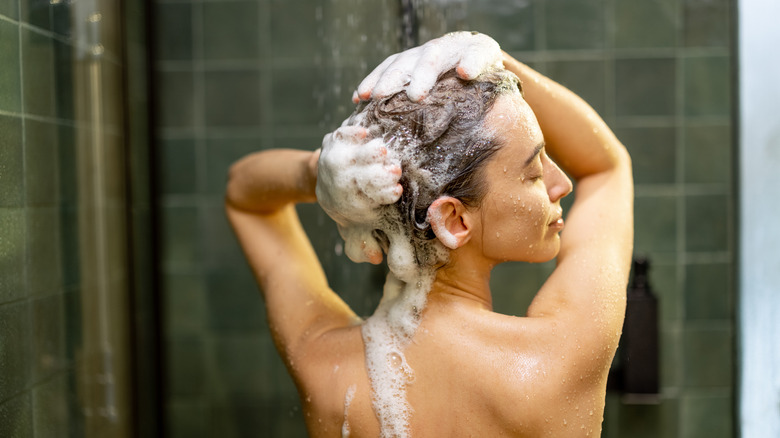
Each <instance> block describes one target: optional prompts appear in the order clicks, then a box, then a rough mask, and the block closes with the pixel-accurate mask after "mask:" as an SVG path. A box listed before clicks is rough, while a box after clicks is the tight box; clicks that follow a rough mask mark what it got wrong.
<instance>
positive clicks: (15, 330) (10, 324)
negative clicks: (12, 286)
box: [0, 301, 33, 427]
mask: <svg viewBox="0 0 780 438" xmlns="http://www.w3.org/2000/svg"><path fill="white" fill-rule="evenodd" d="M31 323H32V321H31V318H30V304H29V302H27V301H23V302H17V303H14V304H4V305H0V333H2V334H3V336H1V337H0V369H2V370H3V372H2V373H0V403H2V402H3V401H5V400H7V399H9V398H11V397H12V396H14V395H16V394H18V393H19V392H21V391H22V390H24V389H26V388H27V387H28V386H29V385H30V383H31V379H32V368H33V366H32V365H33V364H32V345H33V333H32V324H31ZM2 423H4V422H0V427H2Z"/></svg>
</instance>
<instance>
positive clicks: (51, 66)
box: [22, 1, 57, 117]
mask: <svg viewBox="0 0 780 438" xmlns="http://www.w3.org/2000/svg"><path fill="white" fill-rule="evenodd" d="M46 3H47V5H48V1H47V2H46ZM22 52H23V54H22V60H23V63H24V66H23V69H24V84H23V87H22V98H23V99H24V111H25V112H26V113H29V114H34V115H36V116H44V117H54V116H56V111H55V102H54V97H55V94H56V93H55V87H54V81H55V78H56V75H57V69H56V68H55V63H54V41H53V40H52V39H51V38H49V37H47V36H44V35H41V34H39V33H37V32H33V31H32V30H29V29H22Z"/></svg>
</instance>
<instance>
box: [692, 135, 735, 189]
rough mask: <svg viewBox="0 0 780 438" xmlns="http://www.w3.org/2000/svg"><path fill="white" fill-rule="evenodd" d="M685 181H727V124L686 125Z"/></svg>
mask: <svg viewBox="0 0 780 438" xmlns="http://www.w3.org/2000/svg"><path fill="white" fill-rule="evenodd" d="M683 132H684V137H685V182H687V183H698V184H731V180H732V172H733V170H732V169H733V163H732V159H731V157H732V152H733V151H732V148H733V146H732V137H731V128H730V126H728V125H725V126H724V125H713V126H686V127H685V129H684V131H683Z"/></svg>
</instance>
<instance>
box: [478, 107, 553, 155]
mask: <svg viewBox="0 0 780 438" xmlns="http://www.w3.org/2000/svg"><path fill="white" fill-rule="evenodd" d="M485 126H486V127H487V128H488V129H490V130H492V131H493V135H495V136H496V137H497V138H498V139H500V140H501V141H502V142H503V143H504V145H505V146H507V145H510V144H514V145H517V146H519V147H520V148H521V149H526V148H527V149H528V150H532V149H533V148H534V147H536V145H538V144H539V143H540V142H542V141H543V140H544V137H543V135H542V129H541V128H540V127H539V122H538V121H537V120H536V115H534V112H533V110H531V107H530V106H528V103H527V102H526V101H525V99H523V97H522V96H521V95H520V93H510V94H506V95H503V96H499V97H498V99H496V102H495V104H494V105H493V108H491V110H490V112H489V113H488V114H487V116H486V117H485Z"/></svg>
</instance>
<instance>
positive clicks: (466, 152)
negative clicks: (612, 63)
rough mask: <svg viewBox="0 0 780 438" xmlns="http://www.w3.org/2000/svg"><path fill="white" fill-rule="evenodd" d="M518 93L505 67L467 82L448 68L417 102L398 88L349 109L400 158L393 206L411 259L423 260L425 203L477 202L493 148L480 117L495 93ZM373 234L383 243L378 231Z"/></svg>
mask: <svg viewBox="0 0 780 438" xmlns="http://www.w3.org/2000/svg"><path fill="white" fill-rule="evenodd" d="M520 90H521V87H520V81H519V80H518V79H517V77H516V76H515V75H514V74H513V73H511V72H509V71H507V70H503V69H502V70H495V71H490V72H487V73H483V74H482V75H480V76H479V77H478V78H477V79H475V80H470V81H467V80H463V79H460V78H459V77H458V76H457V74H456V73H455V71H454V70H452V71H449V72H447V73H445V74H444V75H442V76H440V77H439V79H438V81H437V83H436V85H435V86H434V87H433V89H432V90H431V91H430V93H429V94H428V95H427V96H426V97H425V98H424V99H422V100H421V101H420V102H413V101H411V100H409V98H408V97H407V95H406V93H405V92H400V93H397V94H395V95H392V96H390V97H387V98H384V99H380V100H372V101H369V102H366V103H363V104H361V105H360V106H359V107H358V108H357V110H356V113H355V114H356V115H362V118H361V120H360V125H362V126H365V127H368V128H369V133H370V134H369V135H370V136H372V137H377V136H382V137H383V138H384V140H385V143H386V145H387V147H388V149H392V150H394V151H395V152H396V153H397V154H398V155H399V156H400V157H401V169H402V174H401V180H400V184H401V185H402V187H403V194H402V195H401V199H399V200H398V201H397V202H396V203H395V204H394V205H393V207H394V208H395V210H396V212H397V214H398V215H399V216H400V221H401V222H402V228H404V229H406V230H411V232H412V233H411V234H412V244H413V246H414V248H415V253H416V254H415V255H416V259H417V262H418V264H423V265H424V264H426V263H424V259H430V254H429V253H430V251H428V250H425V247H426V246H428V245H427V244H426V242H429V241H431V240H433V239H434V238H435V237H436V236H435V235H434V233H433V230H432V229H431V225H430V223H429V222H428V220H427V215H428V207H430V205H431V204H432V203H433V201H435V200H436V199H437V198H439V197H440V196H452V197H454V198H456V199H458V200H460V201H461V202H462V203H463V204H464V205H466V206H467V207H479V205H480V203H481V201H482V199H483V197H484V195H485V193H486V190H487V187H486V183H485V178H484V176H483V174H482V173H483V172H482V169H483V168H484V165H485V164H486V163H487V162H488V160H489V159H490V158H491V157H492V156H493V154H495V152H496V151H497V150H498V149H500V147H501V142H500V141H499V139H498V138H497V137H496V135H495V133H493V132H492V130H490V129H486V127H485V126H484V121H485V117H486V115H487V113H488V112H489V111H490V109H491V108H492V107H493V105H494V103H495V102H496V99H497V98H498V97H499V96H501V95H505V94H509V93H511V92H515V93H516V92H518V91H520ZM353 117H354V116H353ZM375 237H376V238H378V240H380V242H382V241H383V240H384V242H383V243H384V244H385V245H386V244H387V242H386V239H384V238H383V236H382V233H381V231H380V232H375ZM426 254H427V255H428V256H427V257H426Z"/></svg>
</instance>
